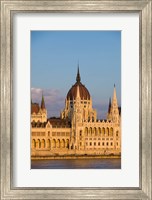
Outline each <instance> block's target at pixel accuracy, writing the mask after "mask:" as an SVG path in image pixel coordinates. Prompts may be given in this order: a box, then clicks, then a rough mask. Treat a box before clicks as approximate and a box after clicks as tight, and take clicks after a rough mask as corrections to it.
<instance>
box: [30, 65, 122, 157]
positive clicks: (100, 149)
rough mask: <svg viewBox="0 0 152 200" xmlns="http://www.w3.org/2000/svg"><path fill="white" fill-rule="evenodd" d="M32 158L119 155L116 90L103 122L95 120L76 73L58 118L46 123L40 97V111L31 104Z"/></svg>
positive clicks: (119, 118) (88, 96)
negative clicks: (74, 80)
mask: <svg viewBox="0 0 152 200" xmlns="http://www.w3.org/2000/svg"><path fill="white" fill-rule="evenodd" d="M31 155H32V156H51V155H121V116H120V110H119V107H118V103H117V96H116V88H115V86H114V92H113V98H112V101H111V100H110V101H109V109H108V112H107V119H106V120H98V119H97V113H96V110H95V109H93V107H92V98H91V96H90V94H89V92H88V90H87V88H86V87H85V86H84V85H83V84H82V83H81V79H80V74H79V69H78V73H77V77H76V83H75V84H74V85H73V86H72V88H71V89H70V90H69V92H68V94H67V97H66V100H65V108H64V109H63V111H62V112H61V116H60V118H49V119H47V110H46V108H45V102H44V97H43V95H42V101H41V107H39V105H38V104H36V103H32V104H31Z"/></svg>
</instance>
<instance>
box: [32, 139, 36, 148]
mask: <svg viewBox="0 0 152 200" xmlns="http://www.w3.org/2000/svg"><path fill="white" fill-rule="evenodd" d="M32 148H33V149H35V148H36V141H35V139H33V140H32Z"/></svg>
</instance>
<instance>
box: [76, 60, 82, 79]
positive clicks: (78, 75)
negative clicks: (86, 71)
mask: <svg viewBox="0 0 152 200" xmlns="http://www.w3.org/2000/svg"><path fill="white" fill-rule="evenodd" d="M76 81H77V82H80V81H81V77H80V73H79V63H78V71H77V77H76Z"/></svg>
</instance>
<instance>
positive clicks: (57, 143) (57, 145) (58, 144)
mask: <svg viewBox="0 0 152 200" xmlns="http://www.w3.org/2000/svg"><path fill="white" fill-rule="evenodd" d="M56 148H60V140H59V139H58V140H57V141H56Z"/></svg>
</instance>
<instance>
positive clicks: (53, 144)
mask: <svg viewBox="0 0 152 200" xmlns="http://www.w3.org/2000/svg"><path fill="white" fill-rule="evenodd" d="M52 147H53V148H56V141H55V139H53V140H52Z"/></svg>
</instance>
